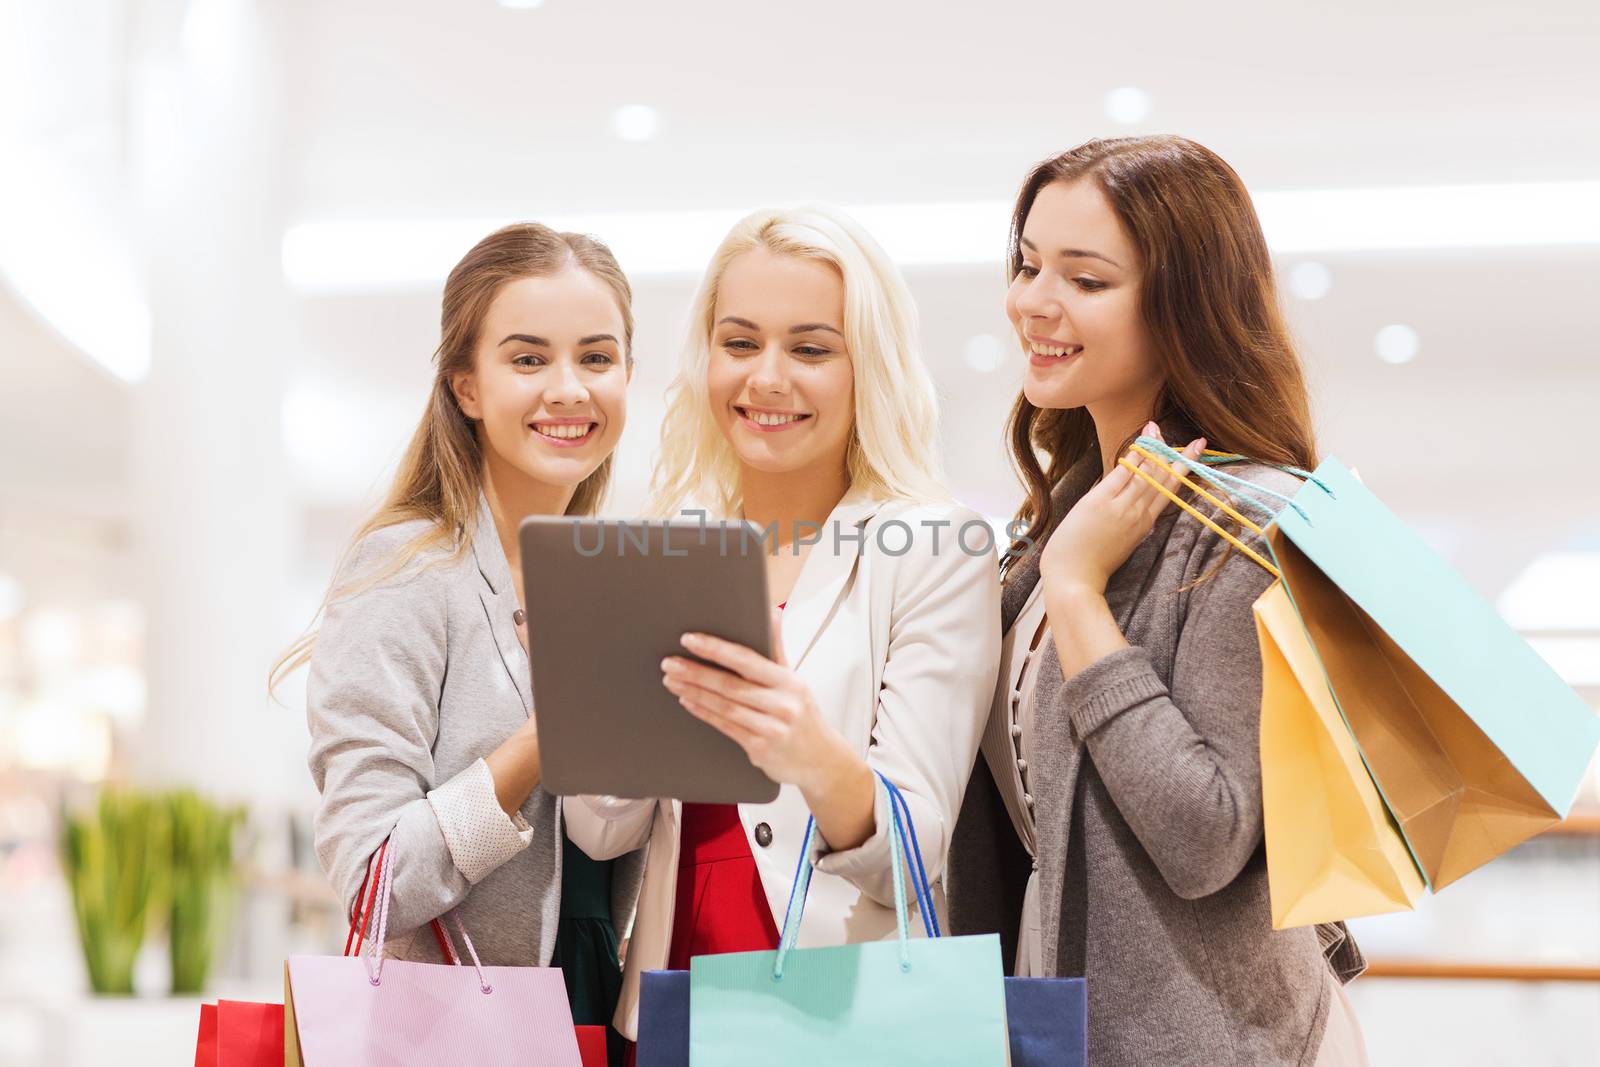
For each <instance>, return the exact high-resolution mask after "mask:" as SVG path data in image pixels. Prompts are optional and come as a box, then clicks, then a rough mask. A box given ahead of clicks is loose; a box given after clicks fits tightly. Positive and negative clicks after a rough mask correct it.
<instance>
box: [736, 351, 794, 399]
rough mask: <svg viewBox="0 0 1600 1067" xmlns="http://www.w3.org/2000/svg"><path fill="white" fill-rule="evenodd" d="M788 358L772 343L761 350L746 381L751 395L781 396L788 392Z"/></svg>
mask: <svg viewBox="0 0 1600 1067" xmlns="http://www.w3.org/2000/svg"><path fill="white" fill-rule="evenodd" d="M787 360H788V357H787V356H786V355H785V353H784V351H783V348H782V346H781V345H779V344H778V343H776V342H774V343H772V344H769V345H767V346H766V347H765V348H763V349H762V350H761V354H760V355H758V356H757V357H756V360H755V364H754V365H753V366H752V367H751V368H750V377H749V378H748V379H746V381H747V383H748V384H749V386H750V391H751V392H752V393H761V394H766V395H778V396H781V395H783V394H785V393H787V392H788V391H789V377H788V374H787V371H788V366H787Z"/></svg>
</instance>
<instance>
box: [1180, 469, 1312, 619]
mask: <svg viewBox="0 0 1600 1067" xmlns="http://www.w3.org/2000/svg"><path fill="white" fill-rule="evenodd" d="M1218 469H1219V470H1220V471H1222V472H1223V473H1225V474H1227V475H1229V476H1231V477H1232V478H1234V479H1238V480H1240V481H1243V482H1247V483H1249V485H1248V486H1241V485H1233V484H1229V485H1228V487H1227V489H1226V490H1225V491H1222V492H1219V491H1217V490H1216V488H1214V487H1209V489H1210V492H1211V494H1212V495H1213V496H1215V497H1217V498H1218V499H1220V500H1222V501H1224V502H1226V503H1227V504H1228V505H1229V506H1230V507H1232V508H1233V509H1234V510H1235V511H1237V512H1238V513H1239V514H1241V515H1243V516H1244V517H1245V518H1247V519H1249V520H1250V521H1251V522H1252V523H1254V524H1255V525H1256V526H1259V527H1262V528H1265V527H1267V526H1268V525H1270V523H1271V521H1272V518H1273V516H1275V515H1276V514H1278V513H1279V512H1281V511H1282V510H1283V509H1284V508H1285V506H1286V504H1285V498H1289V499H1292V498H1293V497H1294V495H1295V494H1296V493H1297V492H1299V491H1300V486H1301V485H1302V484H1303V483H1302V479H1300V478H1298V477H1296V476H1295V475H1293V474H1289V473H1287V472H1286V471H1281V470H1279V469H1277V468H1276V467H1269V466H1266V465H1264V464H1260V463H1250V462H1242V463H1230V464H1227V465H1226V466H1223V467H1220V468H1218ZM1251 487H1255V489H1258V490H1264V491H1260V492H1258V491H1252V488H1251ZM1194 504H1195V508H1196V510H1197V511H1199V512H1200V513H1201V514H1202V515H1204V516H1205V517H1206V518H1208V519H1210V520H1211V521H1212V522H1214V523H1216V524H1217V525H1218V526H1220V527H1222V529H1224V530H1226V531H1228V532H1229V533H1230V534H1232V535H1233V537H1234V538H1236V539H1237V540H1239V541H1241V542H1242V543H1243V544H1244V545H1245V546H1246V547H1248V548H1249V549H1251V550H1252V551H1254V552H1256V553H1258V554H1259V555H1261V556H1263V557H1267V558H1270V555H1269V551H1268V548H1267V546H1266V542H1265V539H1264V538H1263V537H1262V536H1261V535H1260V534H1257V533H1255V532H1253V531H1252V530H1250V529H1249V528H1247V527H1244V526H1242V525H1241V524H1240V523H1239V522H1238V521H1237V520H1236V519H1234V518H1233V517H1232V516H1230V515H1229V514H1228V513H1227V512H1226V511H1225V510H1224V509H1223V508H1222V507H1219V506H1218V505H1216V504H1214V503H1211V502H1210V501H1207V500H1205V499H1197V500H1195V501H1194ZM1178 527H1179V528H1180V529H1185V528H1186V529H1187V531H1188V533H1187V535H1186V536H1187V537H1188V538H1190V539H1191V540H1190V545H1189V552H1188V560H1189V564H1188V566H1187V567H1186V568H1185V571H1186V573H1185V574H1184V584H1185V585H1186V586H1187V585H1189V584H1191V583H1193V582H1195V581H1196V580H1197V579H1199V578H1201V576H1205V581H1204V582H1203V583H1202V584H1204V585H1206V586H1208V587H1209V586H1216V587H1220V588H1228V589H1235V588H1236V589H1237V591H1238V594H1239V595H1240V596H1241V597H1247V598H1249V599H1254V597H1255V596H1256V595H1258V594H1259V593H1260V592H1261V591H1262V590H1263V589H1265V588H1266V587H1267V586H1268V585H1269V584H1271V581H1272V578H1271V575H1270V574H1269V573H1268V572H1267V571H1266V570H1265V569H1264V568H1262V567H1261V566H1260V565H1259V564H1258V563H1257V562H1256V561H1254V560H1252V559H1251V558H1250V557H1249V556H1247V555H1246V554H1244V553H1242V552H1240V551H1239V550H1238V548H1237V546H1236V545H1235V544H1234V543H1233V541H1231V540H1229V539H1228V538H1225V537H1223V536H1221V535H1220V534H1218V533H1217V532H1216V531H1215V530H1213V529H1210V528H1209V527H1206V526H1204V525H1202V524H1201V523H1198V522H1195V521H1194V520H1193V519H1192V518H1190V517H1188V516H1181V517H1180V521H1179V524H1178Z"/></svg>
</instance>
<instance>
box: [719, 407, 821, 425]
mask: <svg viewBox="0 0 1600 1067" xmlns="http://www.w3.org/2000/svg"><path fill="white" fill-rule="evenodd" d="M733 410H734V411H736V412H738V413H739V417H740V418H741V419H743V420H744V421H745V422H747V423H749V424H750V425H751V426H754V427H756V428H757V429H760V430H782V429H785V428H787V427H790V426H794V425H796V424H798V423H802V422H804V421H806V420H807V419H809V418H810V417H811V416H810V415H809V414H808V413H805V412H800V411H764V410H762V409H760V408H747V407H740V406H739V405H737V404H735V405H734V408H733Z"/></svg>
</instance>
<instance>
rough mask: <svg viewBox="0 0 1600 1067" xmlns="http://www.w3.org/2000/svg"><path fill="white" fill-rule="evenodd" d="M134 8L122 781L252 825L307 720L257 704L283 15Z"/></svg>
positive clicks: (271, 499)
mask: <svg viewBox="0 0 1600 1067" xmlns="http://www.w3.org/2000/svg"><path fill="white" fill-rule="evenodd" d="M135 10H136V11H137V16H136V22H135V24H134V34H133V37H134V42H135V47H134V56H133V63H134V69H133V76H134V84H135V86H136V91H135V94H134V103H133V108H134V110H133V115H132V122H131V129H132V131H133V132H132V137H131V141H132V143H131V151H132V156H133V162H134V164H135V173H136V175H137V187H138V189H139V194H140V202H141V206H142V211H143V217H144V222H145V227H144V232H143V237H144V241H145V248H146V250H147V252H148V255H149V259H148V269H149V274H148V276H149V282H150V304H151V308H152V315H153V325H154V344H153V355H152V366H151V372H150V376H149V378H148V380H147V381H145V382H144V383H142V384H141V385H139V386H138V387H137V388H136V392H135V401H134V409H135V410H134V419H133V427H134V431H133V439H134V445H133V448H134V455H133V457H132V459H133V463H132V467H133V470H134V477H133V493H132V500H133V513H134V514H133V525H134V529H135V531H136V537H137V546H138V558H139V559H140V560H141V562H142V567H143V573H142V574H141V575H140V580H141V584H142V586H143V589H144V594H145V595H144V602H145V604H146V605H147V606H148V611H149V616H148V629H147V645H148V661H147V662H148V675H149V700H148V711H147V718H146V723H145V726H144V728H143V730H142V731H141V736H140V738H139V742H138V745H137V749H136V752H135V756H134V770H135V772H136V774H137V775H138V776H140V777H142V778H145V779H147V780H150V781H154V782H163V783H190V784H193V785H196V786H198V787H200V788H202V789H203V790H205V791H206V792H208V793H210V794H213V795H216V796H219V797H237V798H239V799H241V800H247V801H249V802H251V803H252V804H253V806H254V807H256V808H257V810H258V811H259V810H260V809H262V808H269V809H270V808H277V807H279V806H281V805H284V804H303V803H305V802H306V801H307V800H308V799H309V798H310V797H312V796H314V793H313V792H312V790H311V786H310V780H309V776H308V774H307V771H306V765H305V725H304V719H303V716H302V715H301V714H300V712H299V711H298V709H296V710H292V711H291V710H286V709H284V708H282V707H279V706H277V705H274V704H270V703H269V701H268V699H267V694H266V672H267V668H268V665H269V663H270V662H271V660H272V658H273V657H274V655H275V653H276V652H277V651H278V650H279V649H281V648H282V647H283V646H284V645H285V644H286V643H287V642H288V641H289V640H291V639H292V638H293V637H294V634H293V633H292V632H289V631H287V630H286V629H285V627H284V623H283V617H284V610H283V602H284V599H285V597H286V593H287V587H288V576H289V572H290V566H291V563H292V559H293V554H294V547H295V538H296V536H297V531H298V521H297V516H296V514H295V511H294V502H293V497H292V495H291V493H290V490H289V485H288V482H287V470H286V463H285V457H284V450H283V445H282V438H281V433H280V405H281V401H282V396H283V392H284V373H285V365H286V357H287V354H288V351H289V346H290V345H291V343H292V337H293V335H294V329H293V324H292V322H291V315H292V312H293V305H292V303H291V301H290V299H289V296H288V294H287V292H286V290H285V286H284V282H283V276H282V271H281V269H280V267H279V259H278V255H279V253H278V249H279V241H280V237H281V233H282V227H283V216H284V187H285V177H286V174H287V172H288V170H289V162H288V160H287V158H286V148H285V145H286V138H285V136H284V122H283V76H282V55H281V50H282V45H283V42H282V39H281V37H282V33H281V26H280V24H279V23H280V20H281V18H282V16H281V15H279V14H276V13H275V11H276V5H273V4H271V3H265V2H263V3H256V2H252V0H192V2H189V3H184V2H175V0H144V2H142V3H140V4H139V5H137V7H136V8H135Z"/></svg>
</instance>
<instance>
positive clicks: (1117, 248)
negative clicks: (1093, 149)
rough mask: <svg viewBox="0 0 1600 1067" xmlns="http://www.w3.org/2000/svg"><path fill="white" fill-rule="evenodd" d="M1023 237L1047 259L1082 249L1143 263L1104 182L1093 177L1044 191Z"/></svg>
mask: <svg viewBox="0 0 1600 1067" xmlns="http://www.w3.org/2000/svg"><path fill="white" fill-rule="evenodd" d="M1022 236H1023V237H1026V238H1027V239H1028V240H1029V241H1030V242H1031V243H1032V244H1033V246H1034V247H1035V248H1036V249H1038V252H1039V254H1040V255H1041V256H1045V257H1054V256H1055V255H1056V253H1057V252H1059V251H1060V250H1061V249H1063V248H1078V249H1084V250H1086V251H1090V252H1098V253H1100V254H1101V255H1103V256H1109V257H1111V258H1112V259H1114V260H1116V261H1117V262H1118V263H1121V264H1124V265H1131V264H1135V263H1138V262H1139V252H1138V249H1137V248H1135V247H1134V244H1133V239H1132V238H1131V237H1129V236H1128V232H1127V230H1125V229H1124V228H1123V226H1122V221H1121V220H1120V219H1118V218H1117V214H1116V212H1115V211H1114V210H1113V209H1112V207H1111V201H1109V200H1107V199H1106V194H1105V193H1104V192H1102V191H1101V189H1100V183H1099V182H1097V181H1095V180H1094V179H1093V178H1090V177H1084V178H1079V179H1077V180H1075V181H1070V182H1051V183H1050V184H1049V185H1046V186H1045V187H1044V188H1043V189H1040V190H1039V195H1038V196H1037V197H1035V198H1034V201H1033V207H1032V208H1031V209H1029V211H1028V219H1027V221H1026V222H1024V223H1023V225H1022Z"/></svg>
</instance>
